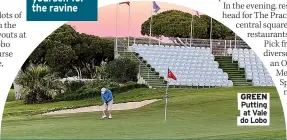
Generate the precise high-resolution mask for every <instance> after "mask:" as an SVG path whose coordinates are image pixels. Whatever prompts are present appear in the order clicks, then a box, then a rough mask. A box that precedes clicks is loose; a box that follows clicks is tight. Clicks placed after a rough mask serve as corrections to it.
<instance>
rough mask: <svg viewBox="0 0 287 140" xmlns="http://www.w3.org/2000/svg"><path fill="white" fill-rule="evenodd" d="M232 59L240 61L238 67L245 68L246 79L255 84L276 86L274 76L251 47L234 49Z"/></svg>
mask: <svg viewBox="0 0 287 140" xmlns="http://www.w3.org/2000/svg"><path fill="white" fill-rule="evenodd" d="M232 60H233V61H238V67H239V68H244V69H245V75H246V80H251V81H252V83H253V86H274V83H273V82H272V78H271V76H270V75H269V73H268V72H267V70H266V68H265V67H264V65H263V63H262V62H261V61H260V59H259V58H258V57H257V56H256V55H255V53H254V51H253V50H251V49H244V50H243V49H233V51H232Z"/></svg>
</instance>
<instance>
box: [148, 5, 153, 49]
mask: <svg viewBox="0 0 287 140" xmlns="http://www.w3.org/2000/svg"><path fill="white" fill-rule="evenodd" d="M152 12H153V5H152V7H151V16H150V27H149V36H150V37H149V45H151V27H152Z"/></svg>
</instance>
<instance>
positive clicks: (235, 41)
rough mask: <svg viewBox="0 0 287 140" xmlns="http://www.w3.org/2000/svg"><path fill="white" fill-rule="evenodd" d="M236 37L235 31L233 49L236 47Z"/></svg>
mask: <svg viewBox="0 0 287 140" xmlns="http://www.w3.org/2000/svg"><path fill="white" fill-rule="evenodd" d="M236 38H237V37H236V33H235V39H234V40H235V44H234V48H235V49H236Z"/></svg>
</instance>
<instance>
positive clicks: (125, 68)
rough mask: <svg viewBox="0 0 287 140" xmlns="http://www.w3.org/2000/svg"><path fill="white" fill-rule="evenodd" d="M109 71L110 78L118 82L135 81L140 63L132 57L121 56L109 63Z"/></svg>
mask: <svg viewBox="0 0 287 140" xmlns="http://www.w3.org/2000/svg"><path fill="white" fill-rule="evenodd" d="M107 72H108V74H109V77H110V79H112V80H114V81H116V82H119V83H125V82H129V81H134V82H135V81H137V73H138V65H137V63H135V62H133V61H132V60H130V59H127V58H119V59H116V60H114V61H112V62H110V63H109V64H108V66H107Z"/></svg>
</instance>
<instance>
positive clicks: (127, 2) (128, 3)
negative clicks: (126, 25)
mask: <svg viewBox="0 0 287 140" xmlns="http://www.w3.org/2000/svg"><path fill="white" fill-rule="evenodd" d="M130 3H131V2H129V1H126V2H121V3H120V4H127V5H128V6H130Z"/></svg>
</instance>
